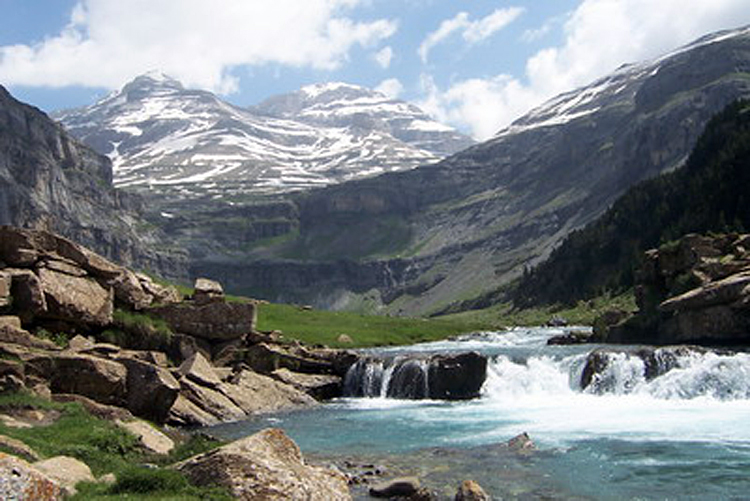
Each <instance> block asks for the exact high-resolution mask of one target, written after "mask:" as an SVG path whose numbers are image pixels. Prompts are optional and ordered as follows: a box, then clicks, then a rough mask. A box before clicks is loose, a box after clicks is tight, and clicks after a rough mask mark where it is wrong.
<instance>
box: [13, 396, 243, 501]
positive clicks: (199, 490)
mask: <svg viewBox="0 0 750 501" xmlns="http://www.w3.org/2000/svg"><path fill="white" fill-rule="evenodd" d="M33 409H40V410H43V411H45V412H55V413H58V414H59V416H58V417H57V419H56V420H54V421H53V422H52V423H51V424H48V425H45V426H35V427H33V428H13V427H9V426H6V425H4V424H2V423H0V434H2V435H6V436H9V437H13V438H15V439H18V440H20V441H22V442H24V443H25V444H27V445H28V446H29V447H31V448H32V449H33V450H35V451H36V452H37V453H38V454H40V455H41V456H42V457H45V458H49V457H54V456H60V455H64V456H72V457H75V458H77V459H79V460H81V461H83V462H85V463H86V464H87V465H88V466H89V467H90V468H91V471H92V473H93V474H94V476H96V477H99V476H101V475H103V474H105V473H114V474H115V476H116V477H117V481H116V482H115V483H114V484H112V485H106V484H99V483H81V484H79V485H78V486H77V488H78V491H79V492H78V494H77V495H76V496H74V497H73V498H71V499H74V500H97V499H102V500H105V499H107V500H110V499H141V500H196V501H197V500H210V501H224V500H229V499H232V498H231V496H229V494H228V493H227V492H226V490H224V489H221V488H216V487H211V488H203V487H194V486H192V485H190V484H189V483H188V481H187V479H186V478H185V476H184V475H182V474H181V473H180V472H178V471H176V470H172V469H168V468H165V466H167V465H170V464H173V463H175V462H177V461H180V460H183V459H186V458H188V457H191V456H193V455H195V454H199V453H202V452H205V451H207V450H210V449H212V448H214V447H217V446H219V445H221V444H220V442H218V441H216V440H213V439H211V438H209V437H206V436H203V435H196V436H191V437H190V438H189V439H188V440H186V441H185V442H183V443H182V444H180V445H179V446H178V447H177V448H175V450H174V451H173V452H172V453H171V454H170V455H169V456H167V457H158V458H157V457H154V456H149V455H146V454H144V453H143V452H142V450H141V449H140V448H139V446H138V441H137V439H136V437H134V436H133V435H131V434H130V433H128V432H126V431H125V430H123V429H121V428H119V427H118V426H116V425H114V424H113V423H110V422H108V421H105V420H102V419H99V418H96V417H94V416H92V415H91V414H89V413H88V412H87V411H86V410H85V409H84V408H83V407H82V406H81V405H80V404H77V403H56V402H52V401H49V400H45V399H43V398H40V397H37V396H34V395H31V394H27V393H14V394H5V395H0V412H2V413H8V414H15V413H19V412H21V411H24V410H26V411H27V410H33ZM146 463H151V464H153V463H158V464H159V465H160V466H162V467H158V466H157V467H154V466H151V467H147V466H145V464H146Z"/></svg>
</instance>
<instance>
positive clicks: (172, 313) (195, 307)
mask: <svg viewBox="0 0 750 501" xmlns="http://www.w3.org/2000/svg"><path fill="white" fill-rule="evenodd" d="M149 312H150V313H152V314H153V315H155V316H157V317H159V318H162V319H164V320H165V321H166V322H167V324H169V327H170V328H171V329H172V331H174V332H179V333H181V334H189V335H191V336H195V337H198V338H201V339H206V340H209V341H228V340H231V339H238V338H243V337H245V336H246V335H247V334H249V333H251V332H252V331H253V330H254V329H255V321H256V306H255V303H252V302H250V303H224V302H211V303H207V304H200V305H199V304H194V303H190V302H184V303H180V304H170V305H165V306H160V307H156V308H152V309H150V310H149Z"/></svg>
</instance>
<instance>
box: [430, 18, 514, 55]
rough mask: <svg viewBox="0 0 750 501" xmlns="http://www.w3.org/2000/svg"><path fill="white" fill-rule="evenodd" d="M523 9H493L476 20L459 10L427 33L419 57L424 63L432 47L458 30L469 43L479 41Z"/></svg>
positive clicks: (494, 31)
mask: <svg viewBox="0 0 750 501" xmlns="http://www.w3.org/2000/svg"><path fill="white" fill-rule="evenodd" d="M523 11H524V10H523V9H522V8H520V7H509V8H506V9H495V10H494V11H493V12H492V13H491V14H489V15H488V16H486V17H483V18H482V19H479V20H477V21H471V20H469V14H468V13H467V12H459V13H458V14H456V15H455V16H454V17H452V18H451V19H446V20H444V21H443V22H442V23H440V26H438V29H437V30H435V31H433V32H431V33H429V34H428V35H427V37H426V38H425V39H424V40H423V41H422V43H421V44H420V45H419V50H418V51H417V52H418V53H419V57H420V58H421V59H422V62H423V63H426V62H427V56H428V54H429V52H430V51H431V50H432V48H433V47H435V46H436V45H438V44H439V43H441V42H443V41H444V40H446V39H447V38H448V37H450V36H451V35H452V34H454V33H456V32H460V33H461V36H462V37H463V39H464V40H465V41H466V42H468V43H469V44H474V43H477V42H481V41H482V40H485V39H487V38H489V37H490V36H492V35H494V34H495V33H497V32H498V31H500V30H501V29H503V28H505V27H506V26H508V25H509V24H510V23H512V22H513V21H515V20H516V18H517V17H518V16H520V15H521V14H522V13H523Z"/></svg>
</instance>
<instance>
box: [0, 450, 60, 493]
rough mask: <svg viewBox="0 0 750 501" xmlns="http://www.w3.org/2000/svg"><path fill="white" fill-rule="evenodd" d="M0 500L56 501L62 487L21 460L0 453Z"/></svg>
mask: <svg viewBox="0 0 750 501" xmlns="http://www.w3.org/2000/svg"><path fill="white" fill-rule="evenodd" d="M0 479H2V481H0V499H8V500H11V499H14V500H15V499H17V500H34V501H58V500H62V499H63V497H64V491H63V488H62V486H61V485H60V484H59V483H58V482H57V481H55V480H53V479H51V478H50V477H49V476H47V475H45V474H44V473H42V472H40V471H39V470H37V469H36V468H34V467H33V466H31V465H30V464H29V463H27V462H26V461H24V460H23V459H20V458H17V457H15V456H11V455H9V454H5V453H2V452H0Z"/></svg>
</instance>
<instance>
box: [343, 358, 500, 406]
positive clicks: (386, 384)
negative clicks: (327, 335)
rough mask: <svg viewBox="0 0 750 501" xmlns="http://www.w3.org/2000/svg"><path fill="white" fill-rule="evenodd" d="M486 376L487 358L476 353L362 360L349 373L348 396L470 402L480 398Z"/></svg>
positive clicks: (346, 380)
mask: <svg viewBox="0 0 750 501" xmlns="http://www.w3.org/2000/svg"><path fill="white" fill-rule="evenodd" d="M486 377H487V358H486V357H484V356H483V355H480V354H478V353H476V352H468V353H461V354H456V355H433V356H431V357H426V358H419V357H417V358H405V357H396V358H393V359H388V360H381V359H377V358H362V359H360V360H359V361H357V362H356V363H355V364H353V365H352V366H351V368H350V369H349V371H348V372H347V374H346V378H345V381H344V394H345V395H347V396H352V397H377V396H381V395H382V396H387V397H390V398H402V399H423V398H432V399H440V400H467V399H471V398H476V397H478V396H479V392H480V390H481V388H482V385H483V384H484V380H485V379H486Z"/></svg>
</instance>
